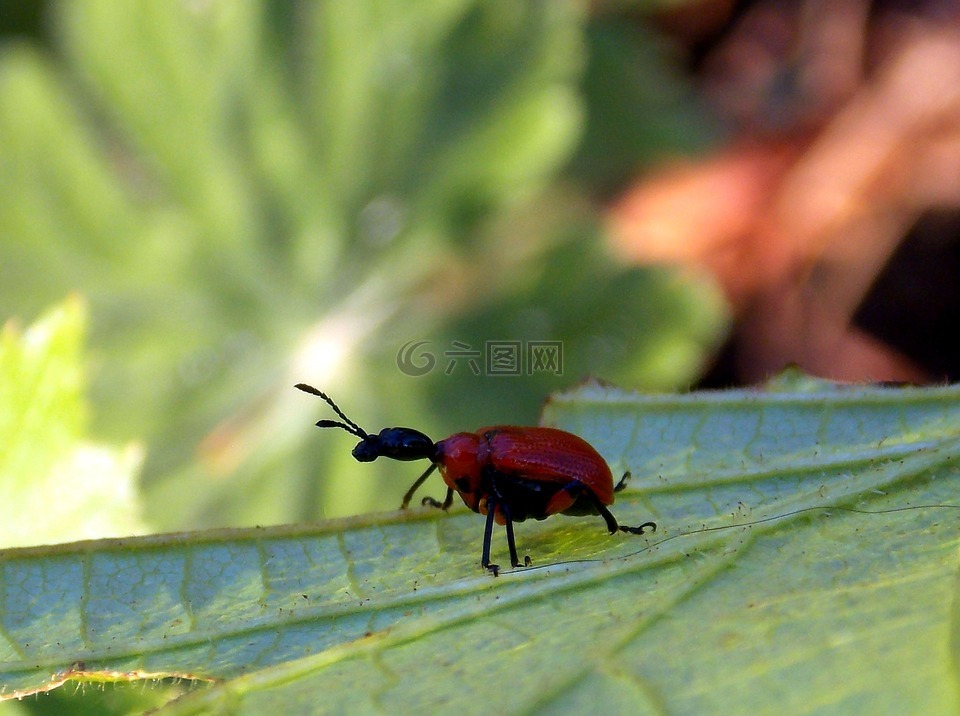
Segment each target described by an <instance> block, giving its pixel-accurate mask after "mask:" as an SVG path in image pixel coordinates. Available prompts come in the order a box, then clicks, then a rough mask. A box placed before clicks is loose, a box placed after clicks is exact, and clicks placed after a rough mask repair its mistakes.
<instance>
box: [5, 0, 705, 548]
mask: <svg viewBox="0 0 960 716" xmlns="http://www.w3.org/2000/svg"><path fill="white" fill-rule="evenodd" d="M47 8H48V12H47V17H46V24H45V28H47V30H48V31H49V34H48V38H49V42H48V45H49V47H47V46H44V45H41V44H40V43H38V42H37V41H36V40H24V39H15V38H14V39H7V40H5V41H4V42H3V44H2V45H0V316H3V317H9V316H20V317H21V318H22V319H23V320H31V319H32V318H33V317H35V316H37V315H39V314H40V313H41V312H42V311H43V310H45V309H46V308H47V307H48V306H50V305H52V304H55V303H57V302H59V301H61V300H62V299H63V297H64V295H65V294H67V293H68V292H72V291H74V292H78V293H79V294H80V295H82V296H84V297H85V298H86V300H87V301H88V302H89V305H90V317H91V337H90V352H91V355H90V366H89V367H90V371H91V376H90V377H91V393H92V395H91V397H92V400H93V405H94V410H93V419H94V432H95V434H96V435H98V436H100V437H102V438H103V439H106V440H110V441H114V442H127V441H129V440H132V439H137V440H141V441H143V443H144V445H145V447H146V451H147V452H146V463H145V465H144V470H143V480H142V488H143V498H144V504H145V509H146V513H147V515H146V516H147V519H148V522H149V524H150V525H151V526H152V527H153V528H155V529H174V528H185V527H201V526H213V525H228V524H232V525H249V524H253V523H259V524H265V523H274V522H284V521H298V520H309V519H316V518H318V517H321V516H324V515H335V514H346V513H351V512H358V511H364V510H368V509H389V508H392V507H395V506H396V504H397V503H398V502H399V499H400V496H401V495H402V493H403V491H404V490H405V489H406V487H407V486H408V482H409V481H412V480H413V479H414V477H416V475H417V474H418V472H417V469H416V468H415V467H411V468H410V469H404V466H402V465H398V464H396V463H394V464H389V465H379V464H377V465H374V466H370V467H362V468H361V467H359V466H357V465H356V464H355V463H353V462H352V460H351V458H350V455H349V450H350V448H351V447H352V442H351V440H350V438H349V437H348V436H346V435H344V434H339V433H338V434H321V433H319V432H318V431H316V430H314V429H313V428H312V423H313V421H315V420H316V419H318V418H320V417H327V414H326V410H325V406H324V405H323V404H322V403H320V402H319V401H315V400H312V399H310V398H309V397H308V396H305V395H303V394H300V393H298V392H297V391H294V390H293V389H292V385H293V383H295V382H298V381H308V382H313V383H315V384H318V385H320V386H322V387H323V388H324V389H325V390H327V391H328V392H330V393H331V394H332V395H333V396H334V397H335V399H336V400H337V401H338V402H339V403H340V404H341V406H342V407H343V408H344V410H346V411H347V413H348V414H349V415H351V417H353V418H354V419H355V420H357V421H358V422H359V423H361V424H362V425H364V426H365V427H366V428H367V429H378V428H379V427H382V426H383V425H385V424H388V423H390V424H406V425H412V426H416V427H419V428H421V429H423V430H425V431H426V432H428V434H431V435H433V436H434V437H436V438H439V437H442V436H444V435H446V434H448V433H450V432H453V431H454V430H460V429H470V428H475V427H477V426H479V425H480V424H483V423H491V422H518V423H530V422H534V421H536V419H537V414H538V410H539V406H540V403H541V402H542V400H543V399H544V397H545V396H546V394H547V393H548V392H549V391H551V390H554V389H558V388H562V387H566V386H569V385H570V384H571V383H573V382H576V381H577V380H579V379H580V378H582V377H584V376H586V375H588V374H589V375H595V376H598V377H602V378H606V379H611V380H616V381H619V382H622V383H624V384H629V385H632V386H640V387H646V388H673V387H677V386H684V385H686V384H687V383H688V382H689V381H691V380H692V379H693V378H694V377H695V375H696V372H697V369H698V367H699V366H700V363H701V361H702V360H703V356H704V355H705V352H706V351H707V350H709V348H710V347H711V346H713V345H714V344H715V342H716V341H717V340H718V336H719V334H720V333H721V332H722V329H723V308H722V306H721V304H720V301H719V299H718V297H717V295H716V293H715V292H714V291H713V289H712V288H711V287H710V286H709V284H706V283H705V282H702V281H698V280H697V279H696V278H694V277H689V276H683V277H681V276H678V275H675V274H673V273H670V272H668V271H666V270H656V271H655V270H638V269H635V268H630V267H625V266H621V265H618V264H617V263H615V262H614V261H613V260H611V259H610V258H609V257H608V256H607V255H606V254H605V252H604V249H603V245H604V240H603V236H602V231H601V228H600V222H599V221H598V210H597V208H596V206H595V203H594V202H593V200H592V199H591V194H592V193H593V192H596V191H597V190H603V191H606V190H608V189H609V188H610V187H611V186H614V185H615V184H616V182H619V181H622V179H623V178H624V177H625V176H627V175H629V173H630V172H631V171H634V170H636V168H637V167H638V166H639V165H640V164H641V163H642V162H643V161H646V160H649V159H651V158H653V157H658V156H661V155H663V154H666V153H671V152H677V151H690V150H694V149H696V148H697V147H700V146H703V145H704V144H705V143H706V142H709V141H710V138H711V137H712V136H713V135H714V132H715V128H714V127H713V126H712V124H711V122H710V121H709V119H708V118H706V117H705V115H704V113H703V111H702V109H701V108H700V107H699V106H698V105H697V103H696V102H695V101H694V100H693V99H692V94H691V92H690V90H689V88H687V87H685V86H684V85H683V82H682V79H681V78H680V74H679V73H678V72H677V70H676V69H674V68H673V67H672V66H671V57H670V52H669V48H668V46H667V45H666V44H665V43H663V42H662V41H658V40H656V39H655V38H654V37H653V36H652V35H647V34H643V33H641V32H639V31H637V30H630V31H625V30H623V29H622V28H621V27H619V26H618V24H617V22H616V18H614V17H607V18H605V19H603V20H595V19H591V18H590V17H589V16H588V14H587V12H586V8H585V5H584V4H582V3H576V2H567V1H559V0H558V1H552V2H543V3H517V2H514V1H513V0H483V1H481V0H422V1H419V2H411V1H409V0H407V1H404V2H399V1H390V0H382V1H377V2H374V1H372V0H368V1H364V2H338V1H335V0H331V1H329V2H273V3H270V2H256V1H253V0H250V1H247V2H232V1H226V0H222V1H221V0H211V1H209V2H169V1H167V0H144V1H143V2H140V3H137V4H135V5H128V4H126V3H121V2H116V1H114V0H84V2H59V3H51V4H49V5H48V6H47ZM417 340H425V341H429V342H430V343H429V344H428V345H425V346H423V350H427V351H429V352H431V353H432V354H433V355H434V357H435V359H436V361H437V364H436V366H435V368H434V369H433V370H432V371H431V372H429V373H428V374H427V375H424V376H422V377H417V378H414V377H410V376H408V375H405V374H404V373H402V372H401V371H400V370H399V369H398V366H397V354H398V351H399V350H400V348H401V346H403V345H404V344H406V343H408V342H410V341H417ZM503 340H507V341H519V342H521V344H525V342H527V341H531V340H554V341H562V342H563V361H564V363H563V371H562V374H561V375H555V374H554V373H551V372H547V371H541V372H535V373H533V374H532V375H521V376H519V377H491V376H487V375H483V374H482V373H483V368H484V365H483V356H481V359H480V368H481V375H479V376H478V375H474V374H473V371H472V370H471V368H470V366H469V365H468V363H467V362H465V361H463V362H460V363H458V364H457V365H456V366H455V367H454V370H453V371H452V372H451V373H450V374H449V375H448V374H446V373H445V369H446V368H447V367H448V366H449V358H448V357H447V356H445V355H444V354H445V353H446V352H447V351H449V350H451V348H452V346H453V343H454V342H459V343H462V344H466V345H468V346H469V347H470V349H471V350H477V351H481V352H482V351H483V350H484V347H485V345H486V342H487V341H503ZM321 476H322V478H323V479H320V478H321Z"/></svg>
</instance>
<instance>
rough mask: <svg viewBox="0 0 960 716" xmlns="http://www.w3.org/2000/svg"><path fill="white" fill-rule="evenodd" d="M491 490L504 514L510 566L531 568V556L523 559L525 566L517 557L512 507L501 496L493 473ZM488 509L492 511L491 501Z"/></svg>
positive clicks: (488, 502)
mask: <svg viewBox="0 0 960 716" xmlns="http://www.w3.org/2000/svg"><path fill="white" fill-rule="evenodd" d="M490 488H491V490H492V491H493V494H494V495H495V496H496V503H495V504H496V506H497V507H499V509H500V512H501V513H502V514H503V521H504V527H506V528H507V547H508V548H509V550H510V565H511V566H512V567H520V566H526V567H529V566H530V555H526V556H525V557H524V558H523V565H521V564H520V559H519V557H517V540H516V538H515V537H514V534H513V516H512V515H511V514H510V507H509V506H508V505H507V502H506V500H504V499H503V495H502V494H500V489H499V488H498V487H497V473H495V472H491V475H490ZM487 509H490V501H489V500H487Z"/></svg>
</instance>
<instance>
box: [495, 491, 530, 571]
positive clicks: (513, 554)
mask: <svg viewBox="0 0 960 716" xmlns="http://www.w3.org/2000/svg"><path fill="white" fill-rule="evenodd" d="M500 511H501V512H503V517H504V519H505V520H506V523H505V525H504V526H505V527H506V528H507V547H508V548H509V549H510V564H511V566H513V567H519V566H520V560H519V559H517V541H516V539H514V536H513V519H512V518H511V517H510V509H509V508H508V507H507V506H506V504H501V505H500ZM526 562H527V563H528V564H529V562H530V557H529V555H528V556H527V558H526Z"/></svg>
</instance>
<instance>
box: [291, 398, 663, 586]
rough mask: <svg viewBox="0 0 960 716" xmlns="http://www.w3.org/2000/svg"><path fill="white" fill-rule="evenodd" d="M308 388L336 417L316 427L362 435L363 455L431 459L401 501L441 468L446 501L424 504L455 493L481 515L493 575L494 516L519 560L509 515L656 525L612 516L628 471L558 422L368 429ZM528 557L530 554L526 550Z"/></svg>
mask: <svg viewBox="0 0 960 716" xmlns="http://www.w3.org/2000/svg"><path fill="white" fill-rule="evenodd" d="M295 387H296V388H298V389H299V390H302V391H304V392H305V393H310V394H311V395H315V396H317V397H319V398H322V399H323V400H324V401H326V402H327V404H328V405H329V406H330V407H331V408H333V410H334V412H335V413H336V414H337V415H338V416H339V417H340V418H341V420H320V421H318V422H317V424H316V425H317V427H319V428H340V429H342V430H346V431H347V432H348V433H350V434H352V435H356V436H357V437H358V438H360V442H359V443H357V445H356V447H354V448H353V456H354V458H356V459H357V460H358V461H360V462H372V461H373V460H376V459H377V458H378V457H388V458H391V459H393V460H404V461H406V460H424V459H425V460H429V461H430V467H428V468H427V470H426V471H425V472H424V473H423V474H422V475H421V476H420V477H419V478H417V480H416V482H414V483H413V485H411V486H410V489H409V490H407V492H406V494H405V495H404V496H403V502H402V503H401V505H400V507H401V509H405V508H406V507H408V506H409V504H410V500H411V499H413V495H414V493H416V491H417V489H419V487H420V486H421V485H422V484H423V483H424V482H425V481H426V479H427V478H428V477H430V475H431V474H432V473H433V471H434V470H436V469H437V468H438V467H439V468H440V475H441V476H442V477H443V481H444V482H445V483H446V485H447V495H446V498H445V499H444V500H443V502H439V501H437V500H434V499H432V498H430V497H425V498H424V499H423V504H424V505H431V506H433V507H439V508H441V509H444V510H446V509H448V508H449V507H450V505H452V504H453V493H454V492H456V493H457V494H459V495H460V498H461V499H462V500H463V503H464V504H465V505H466V506H467V507H469V508H470V509H471V510H473V511H474V512H477V513H479V514H481V515H486V517H487V521H486V528H485V529H484V533H483V551H482V553H481V557H480V563H481V565H483V567H484V568H485V569H488V570H490V572H491V573H492V574H493V575H494V576H497V575H498V574H499V573H500V566H499V565H497V564H492V563H491V562H490V539H491V536H492V534H493V523H494V522H496V523H497V524H500V525H503V526H504V527H505V528H506V532H507V547H508V548H509V550H510V564H511V565H512V566H514V567H520V566H521V562H520V560H519V559H518V557H517V545H516V540H515V538H514V533H513V523H514V522H523V521H524V520H526V519H528V518H533V519H536V520H543V519H546V518H547V517H549V516H550V515H555V514H564V515H600V516H601V517H603V519H604V521H605V522H606V524H607V529H608V530H609V531H610V534H616V533H617V532H628V533H630V534H644V532H645V531H646V530H647V529H649V530H650V531H656V529H657V525H656V523H654V522H644V523H643V524H642V525H639V526H637V527H629V526H626V525H620V524H618V523H617V520H616V518H615V517H614V516H613V515H612V514H611V513H610V510H608V509H607V507H608V506H609V505H612V504H613V501H614V494H615V493H616V492H619V491H620V490H622V489H623V488H624V486H625V485H626V480H627V479H628V478H629V473H626V474H624V476H623V478H622V479H621V480H620V482H618V483H617V485H616V486H614V484H613V475H612V474H611V472H610V468H609V466H608V465H607V463H606V461H605V460H604V459H603V458H602V457H601V456H600V453H598V452H597V451H596V450H595V449H594V448H593V446H591V445H590V443H588V442H587V441H586V440H584V439H583V438H581V437H578V436H576V435H574V434H572V433H568V432H565V431H563V430H557V429H556V428H540V427H518V426H515V425H494V426H491V427H487V428H480V429H479V430H477V431H476V432H473V433H455V434H453V435H451V436H450V437H448V438H446V439H444V440H440V441H439V442H436V443H435V442H433V440H431V439H430V438H429V437H427V436H426V435H424V434H423V433H421V432H420V431H419V430H414V429H413V428H384V429H383V430H381V431H380V432H379V433H378V434H376V435H371V434H369V433H367V432H366V431H365V430H363V429H362V428H361V427H360V426H359V425H357V424H356V423H355V422H353V421H352V420H350V418H348V417H347V416H346V415H345V414H344V413H343V411H342V410H340V408H339V407H338V406H337V404H336V403H334V402H333V400H331V399H330V397H329V396H327V394H326V393H324V392H323V391H321V390H318V389H317V388H314V387H313V386H310V385H307V384H306V383H298V384H297V385H296V386H295ZM523 564H524V565H529V564H530V557H525V558H524V562H523Z"/></svg>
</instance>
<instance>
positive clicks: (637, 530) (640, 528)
mask: <svg viewBox="0 0 960 716" xmlns="http://www.w3.org/2000/svg"><path fill="white" fill-rule="evenodd" d="M648 527H649V528H650V531H651V532H656V531H657V523H656V522H644V523H643V524H642V525H637V526H636V527H628V526H627V525H620V531H621V532H629V533H630V534H632V535H642V534H643V533H644V531H645V530H646V529H647V528H648Z"/></svg>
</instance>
